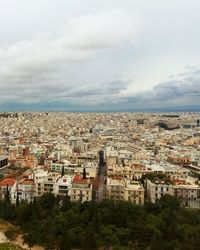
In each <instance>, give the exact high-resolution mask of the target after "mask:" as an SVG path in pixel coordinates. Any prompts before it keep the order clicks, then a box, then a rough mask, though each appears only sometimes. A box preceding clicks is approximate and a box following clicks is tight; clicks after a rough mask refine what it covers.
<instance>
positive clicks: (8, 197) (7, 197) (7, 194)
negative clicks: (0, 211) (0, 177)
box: [5, 184, 10, 203]
mask: <svg viewBox="0 0 200 250" xmlns="http://www.w3.org/2000/svg"><path fill="white" fill-rule="evenodd" d="M5 202H6V203H10V191H9V187H8V184H7V186H6V194H5Z"/></svg>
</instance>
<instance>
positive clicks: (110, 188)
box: [104, 178, 145, 205]
mask: <svg viewBox="0 0 200 250" xmlns="http://www.w3.org/2000/svg"><path fill="white" fill-rule="evenodd" d="M144 191H145V190H144V188H143V187H142V185H141V183H140V182H138V181H130V180H126V179H124V178H115V179H114V178H108V179H107V184H106V189H105V194H104V197H105V198H107V199H112V200H114V201H119V200H126V201H130V202H132V203H133V204H139V205H141V204H143V203H144Z"/></svg>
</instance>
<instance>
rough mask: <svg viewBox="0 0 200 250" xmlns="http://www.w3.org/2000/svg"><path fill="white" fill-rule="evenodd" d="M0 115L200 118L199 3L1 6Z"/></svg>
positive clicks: (83, 1) (0, 0) (77, 1)
mask: <svg viewBox="0 0 200 250" xmlns="http://www.w3.org/2000/svg"><path fill="white" fill-rule="evenodd" d="M0 87H1V88H0V110H2V111H4V110H21V111H24V110H66V111H70V110H72V111H78V110H80V111H82V110H94V111H95V110H116V111H117V110H119V111H120V110H141V111H145V110H158V109H163V110H176V109H177V110H200V1H199V0H0Z"/></svg>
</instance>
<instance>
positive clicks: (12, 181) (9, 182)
mask: <svg viewBox="0 0 200 250" xmlns="http://www.w3.org/2000/svg"><path fill="white" fill-rule="evenodd" d="M15 182H16V180H15V179H14V178H5V179H3V180H2V181H0V186H7V185H8V186H13V185H14V184H15Z"/></svg>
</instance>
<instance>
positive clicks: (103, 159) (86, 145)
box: [0, 112, 200, 249]
mask: <svg viewBox="0 0 200 250" xmlns="http://www.w3.org/2000/svg"><path fill="white" fill-rule="evenodd" d="M199 118H200V113H195V112H194V113H95V112H93V113H78V112H74V113H57V112H45V113H40V112H35V113H34V112H33V113H30V112H26V113H8V112H4V113H1V114H0V125H1V128H2V129H1V134H0V137H1V144H0V153H1V158H0V178H1V180H0V199H1V200H2V201H4V200H5V201H6V200H7V199H8V200H9V204H10V206H11V207H12V206H14V207H15V206H17V207H18V206H23V205H22V204H24V202H25V204H27V205H26V206H28V207H27V209H28V211H29V210H30V207H29V206H32V205H31V204H34V203H35V202H36V200H40V199H41V200H42V199H44V197H46V196H45V195H47V196H48V195H50V196H53V197H55V198H56V200H57V202H58V204H59V206H61V208H62V207H63V206H66V202H67V204H68V203H69V202H70V203H72V204H80V206H81V204H85V203H88V202H95V204H101V203H102V202H103V203H102V204H104V202H105V201H106V200H110V201H112V202H114V204H120V202H127V203H128V204H131V206H133V207H134V206H136V207H138V208H142V207H143V206H145V204H148V203H152V204H158V203H159V201H160V200H162V199H163V198H164V197H168V196H170V197H175V198H176V199H178V200H179V202H180V206H181V207H182V208H184V209H198V211H200V210H199V209H200V119H199ZM45 199H50V198H49V197H46V198H45ZM48 202H49V201H48V200H45V203H44V204H47V208H48V209H51V208H50V204H51V203H48ZM12 204H13V205H12ZM19 204H21V205H19ZM48 204H49V205H48ZM92 204H93V203H92ZM0 213H3V211H2V212H0ZM6 216H7V215H6ZM24 223H25V222H24ZM95 223H96V219H95ZM37 230H38V229H37ZM11 231H12V230H11ZM31 237H34V236H31ZM52 237H55V235H54V236H52ZM77 237H78V236H77ZM109 239H110V238H109ZM29 241H30V239H26V242H29ZM36 242H37V241H36ZM67 242H69V241H67ZM18 244H19V243H18ZM23 244H24V243H23ZM53 244H55V243H52V241H50V245H48V244H47V246H46V248H45V249H55V248H54V247H53ZM59 244H61V243H59ZM73 244H74V245H75V246H76V244H77V243H76V244H75V243H73ZM73 244H72V245H73ZM101 244H102V243H101ZM103 244H104V243H103ZM127 244H128V242H127ZM43 245H45V244H43ZM67 245H68V243H67ZM78 245H79V244H78ZM29 246H31V244H30V242H29ZM50 246H52V248H51V247H50ZM33 249H34V248H33ZM36 249H40V248H36ZM41 249H43V248H41ZM60 249H71V248H70V247H69V248H61V247H60ZM72 249H73V248H72ZM84 249H96V248H95V247H94V245H91V246H90V245H89V247H88V245H87V246H86V248H84ZM105 249H107V248H105ZM114 249H115V248H114ZM116 249H118V248H116ZM119 249H124V248H122V246H121V247H119ZM127 249H140V248H137V247H136V245H132V246H131V248H130V247H129V248H127ZM142 249H143V248H142ZM153 249H154V248H153ZM166 249H168V248H166ZM192 249H195V248H192Z"/></svg>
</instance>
